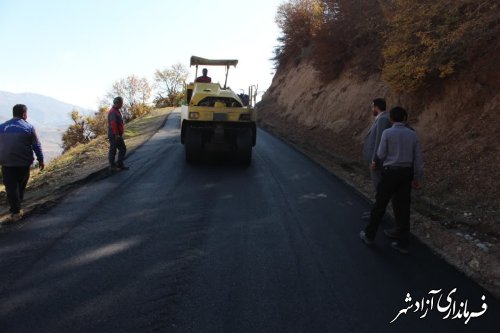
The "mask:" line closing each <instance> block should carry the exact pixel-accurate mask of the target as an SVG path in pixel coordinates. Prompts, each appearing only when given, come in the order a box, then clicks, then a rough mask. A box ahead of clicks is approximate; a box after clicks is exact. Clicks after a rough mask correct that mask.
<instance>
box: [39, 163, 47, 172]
mask: <svg viewBox="0 0 500 333" xmlns="http://www.w3.org/2000/svg"><path fill="white" fill-rule="evenodd" d="M38 168H39V169H40V171H42V170H43V169H45V164H44V163H43V162H38Z"/></svg>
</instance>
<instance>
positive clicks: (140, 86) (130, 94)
mask: <svg viewBox="0 0 500 333" xmlns="http://www.w3.org/2000/svg"><path fill="white" fill-rule="evenodd" d="M151 92H152V88H151V85H150V84H149V82H148V80H147V79H146V78H139V77H137V76H136V75H131V76H128V77H126V78H124V79H120V80H118V81H116V82H115V83H114V84H113V87H112V88H111V91H110V92H109V93H108V94H107V95H106V97H108V98H109V100H112V99H113V98H114V97H116V96H122V97H123V101H124V104H123V108H122V113H123V117H124V118H125V119H127V120H130V119H133V118H136V117H138V116H140V115H141V113H143V111H144V110H146V109H147V102H148V100H149V99H150V97H151Z"/></svg>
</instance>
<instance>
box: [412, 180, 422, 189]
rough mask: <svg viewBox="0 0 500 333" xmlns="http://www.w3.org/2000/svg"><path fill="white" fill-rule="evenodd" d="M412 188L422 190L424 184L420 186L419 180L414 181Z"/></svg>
mask: <svg viewBox="0 0 500 333" xmlns="http://www.w3.org/2000/svg"><path fill="white" fill-rule="evenodd" d="M411 186H412V187H413V188H414V189H416V190H420V189H421V188H422V184H420V181H419V180H414V181H412V182H411Z"/></svg>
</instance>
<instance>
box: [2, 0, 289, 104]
mask: <svg viewBox="0 0 500 333" xmlns="http://www.w3.org/2000/svg"><path fill="white" fill-rule="evenodd" d="M283 2H284V0H252V1H242V0H213V1H208V0H204V1H201V0H191V1H186V0H178V1H173V0H120V1H119V0H79V1H76V0H75V1H69V0H64V1H63V0H45V1H40V0H0V47H1V50H2V51H1V53H0V90H4V91H9V92H13V93H21V92H33V93H39V94H43V95H47V96H50V97H54V98H57V99H59V100H61V101H64V102H67V103H71V104H76V105H79V106H82V107H86V108H91V109H96V108H97V106H98V101H99V100H100V99H102V98H103V97H104V95H105V94H106V92H107V91H109V90H110V88H111V85H112V84H113V82H115V81H117V80H119V79H121V78H124V77H127V76H129V75H138V76H140V77H146V78H148V79H149V80H150V81H152V78H153V73H154V71H155V70H156V69H164V68H167V67H170V66H171V65H172V64H174V63H178V62H180V63H183V64H184V65H186V66H189V58H190V56H191V55H197V56H201V57H205V58H214V59H220V58H228V59H238V60H239V64H238V66H237V67H236V69H231V71H230V73H229V82H228V83H229V86H231V88H232V89H233V90H235V91H237V90H239V89H247V87H248V86H249V85H255V84H258V85H259V90H262V91H263V90H265V89H267V87H268V86H269V85H270V84H271V80H272V76H273V72H274V71H273V64H272V62H271V61H270V60H269V59H270V58H271V57H272V56H273V49H274V47H275V46H276V45H277V38H278V36H279V33H280V31H279V29H278V27H277V25H276V23H275V21H274V18H275V15H276V10H277V8H278V6H279V5H280V4H281V3H283ZM191 70H192V75H191V77H190V79H192V78H193V76H194V67H192V68H191ZM209 76H211V77H212V79H213V80H214V81H216V82H217V81H220V82H222V83H223V82H224V78H223V70H222V69H210V68H209Z"/></svg>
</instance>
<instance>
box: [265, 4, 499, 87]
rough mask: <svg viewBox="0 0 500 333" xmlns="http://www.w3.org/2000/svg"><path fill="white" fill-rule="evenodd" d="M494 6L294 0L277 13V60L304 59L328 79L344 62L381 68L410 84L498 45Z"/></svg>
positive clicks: (395, 81)
mask: <svg viewBox="0 0 500 333" xmlns="http://www.w3.org/2000/svg"><path fill="white" fill-rule="evenodd" d="M499 12H500V3H499V2H498V0H484V1H478V0H437V1H436V0H421V1H414V0H291V1H289V2H287V3H284V4H282V5H281V6H280V7H279V8H278V12H277V14H276V22H277V24H278V26H279V28H280V29H281V31H282V35H281V36H280V37H279V39H278V42H279V45H278V47H277V48H276V51H275V58H274V60H275V62H276V67H278V68H279V67H280V66H282V65H285V64H290V62H291V61H294V62H295V64H296V63H298V62H299V61H301V60H302V59H304V58H307V59H308V60H311V61H312V63H313V65H314V67H315V68H316V69H317V70H318V71H319V73H320V76H321V78H322V79H323V80H324V81H326V82H328V81H330V80H333V79H335V78H336V77H337V76H338V75H339V74H340V73H341V72H342V71H343V70H344V69H345V68H350V69H351V70H352V71H353V72H354V73H356V74H358V75H360V76H364V75H367V74H371V73H382V75H383V78H384V79H385V80H386V81H387V82H388V83H389V84H391V86H392V87H393V88H394V89H395V90H396V91H413V90H416V89H419V88H421V87H422V86H425V85H426V84H427V83H430V82H434V81H437V80H441V79H445V78H447V77H449V76H452V75H453V74H455V73H457V72H459V71H460V70H461V69H462V68H463V67H465V66H466V65H467V64H469V63H470V62H471V61H473V60H474V59H475V58H477V57H479V56H481V55H483V54H486V53H488V52H491V51H495V52H498V36H499V35H500V15H499V14H498V13H499ZM495 48H496V49H495Z"/></svg>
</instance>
